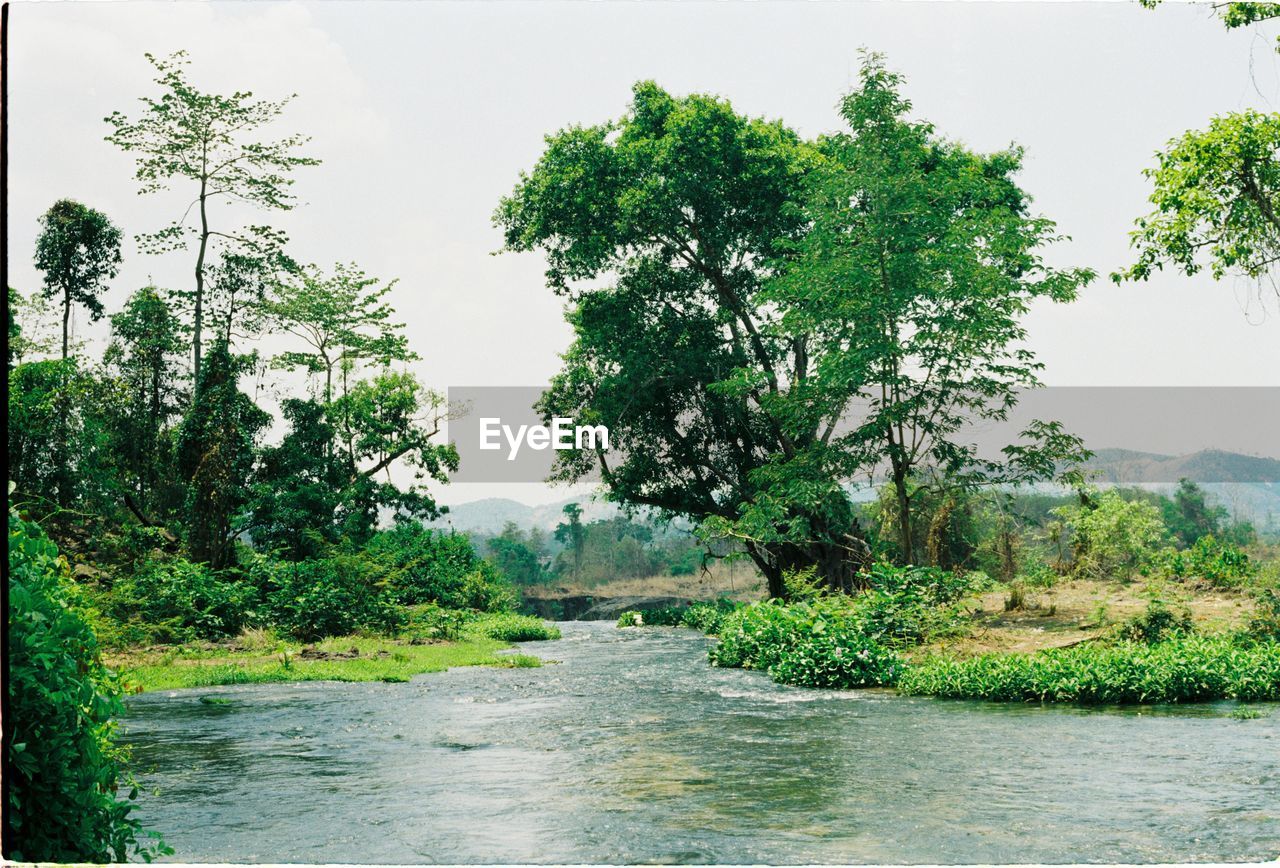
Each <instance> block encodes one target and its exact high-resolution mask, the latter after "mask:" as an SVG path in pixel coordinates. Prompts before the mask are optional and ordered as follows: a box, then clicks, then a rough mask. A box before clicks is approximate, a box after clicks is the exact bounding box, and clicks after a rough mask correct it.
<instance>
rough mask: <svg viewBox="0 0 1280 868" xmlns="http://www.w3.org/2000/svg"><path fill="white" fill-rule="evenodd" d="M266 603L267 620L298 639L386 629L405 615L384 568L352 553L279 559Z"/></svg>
mask: <svg viewBox="0 0 1280 868" xmlns="http://www.w3.org/2000/svg"><path fill="white" fill-rule="evenodd" d="M267 604H268V607H269V611H270V613H271V620H272V622H273V623H275V624H278V625H279V626H281V627H283V628H284V629H285V630H287V631H288V632H289V633H290V634H291V635H293V636H295V637H296V638H298V639H302V640H304V641H312V640H316V639H322V638H324V637H325V636H343V635H346V634H348V633H352V632H354V631H356V630H369V631H373V632H389V631H391V630H394V629H395V628H396V627H398V626H400V625H401V624H403V623H404V621H405V612H404V610H403V609H402V608H401V607H399V606H397V605H396V604H395V603H394V602H393V601H392V594H391V593H390V587H389V583H388V581H387V579H386V578H385V577H384V574H383V573H382V572H381V571H380V570H379V569H377V568H376V566H375V564H373V563H371V562H370V561H369V560H367V559H365V558H362V557H358V556H355V555H335V556H333V557H328V558H324V559H319V560H310V561H299V562H297V563H288V564H281V565H280V566H279V568H278V569H277V570H276V571H275V575H274V577H273V581H272V582H271V585H270V586H269V589H268V596H267Z"/></svg>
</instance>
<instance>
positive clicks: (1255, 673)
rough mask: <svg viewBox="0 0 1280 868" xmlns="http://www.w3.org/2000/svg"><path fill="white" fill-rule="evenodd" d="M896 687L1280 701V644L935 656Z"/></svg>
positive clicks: (1217, 640)
mask: <svg viewBox="0 0 1280 868" xmlns="http://www.w3.org/2000/svg"><path fill="white" fill-rule="evenodd" d="M897 687H898V689H899V690H901V691H902V692H903V693H908V694H918V695H928V696H939V697H947V698H953V699H989V700H997V701H1004V702H1073V703H1079V704H1082V705H1110V704H1131V703H1157V702H1204V701H1208V700H1215V699H1237V700H1241V701H1245V702H1251V701H1261V700H1280V642H1276V641H1274V640H1265V639H1264V640H1255V639H1249V638H1248V637H1243V636H1236V635H1219V636H1175V637H1172V638H1169V639H1166V640H1164V641H1161V642H1157V643H1154V644H1146V643H1142V642H1129V641H1123V642H1116V643H1114V644H1087V645H1077V646H1075V647H1072V648H1059V649H1052V650H1047V651H1040V652H1037V653H1035V654H985V655H982V656H979V657H973V658H969V659H965V660H959V659H954V658H948V657H931V658H927V659H925V660H922V661H918V662H916V663H914V664H913V665H910V666H908V667H907V668H906V669H905V670H904V671H903V672H902V674H901V676H900V677H899V679H898V682H897Z"/></svg>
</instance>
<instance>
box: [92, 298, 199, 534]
mask: <svg viewBox="0 0 1280 868" xmlns="http://www.w3.org/2000/svg"><path fill="white" fill-rule="evenodd" d="M111 333H112V334H111V343H110V345H109V346H108V347H107V351H106V354H105V356H104V361H105V362H106V364H107V365H108V366H109V367H111V368H112V369H113V370H114V371H115V372H116V375H117V377H118V378H119V380H120V382H121V384H122V386H123V388H124V394H125V397H126V400H125V401H124V402H122V403H121V405H120V407H119V408H118V412H117V413H116V414H115V419H114V424H113V426H112V427H113V429H114V434H115V441H116V443H115V452H116V454H117V456H118V460H119V462H120V464H121V467H122V470H123V471H124V474H125V476H126V477H127V481H126V484H125V486H124V487H125V502H126V504H127V505H128V507H129V509H130V510H131V511H132V512H133V513H134V515H135V516H137V517H138V519H139V520H140V521H142V522H143V523H144V524H151V523H152V522H153V520H152V518H150V516H152V515H154V514H155V507H156V506H157V505H158V504H157V503H156V502H155V501H156V493H157V489H159V488H161V487H167V486H162V483H163V481H164V476H165V472H164V471H165V465H166V460H165V456H166V454H167V453H169V452H170V451H171V450H170V448H169V444H168V443H166V442H165V438H164V437H163V435H164V433H165V431H166V429H167V428H168V425H169V423H170V421H171V420H172V419H173V418H174V417H175V416H177V415H178V414H179V413H180V412H181V409H182V407H183V405H184V403H185V399H186V392H185V390H184V388H183V385H184V381H185V371H183V369H182V365H181V358H182V355H183V352H184V350H185V347H186V343H185V340H184V328H183V326H182V323H181V322H180V321H179V320H178V317H177V316H176V315H175V314H174V312H173V309H172V306H171V305H170V304H169V302H168V300H167V299H166V298H165V294H164V293H162V291H161V290H159V289H157V288H156V287H154V286H147V287H143V288H142V289H140V290H138V291H137V292H135V293H134V294H133V295H132V296H130V297H129V300H128V301H127V302H126V303H125V306H124V309H123V310H121V311H120V312H119V313H115V314H112V316H111Z"/></svg>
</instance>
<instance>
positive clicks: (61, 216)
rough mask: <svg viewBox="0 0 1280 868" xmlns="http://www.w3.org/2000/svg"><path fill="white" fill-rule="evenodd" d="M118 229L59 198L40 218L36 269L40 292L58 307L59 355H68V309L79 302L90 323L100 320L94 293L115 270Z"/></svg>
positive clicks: (99, 302)
mask: <svg viewBox="0 0 1280 868" xmlns="http://www.w3.org/2000/svg"><path fill="white" fill-rule="evenodd" d="M120 262H121V256H120V230H119V228H117V227H116V225H115V224H114V223H112V222H111V221H110V220H109V219H108V218H107V215H105V214H103V213H102V212H101V211H96V210H94V209H93V208H90V207H88V206H86V205H81V204H80V203H79V202H74V201H72V200H70V199H60V200H59V201H57V202H55V203H54V204H53V207H51V208H50V209H49V210H48V211H46V212H45V213H44V215H43V216H42V217H41V218H40V235H39V237H37V239H36V268H37V269H39V270H40V271H41V272H42V273H43V274H44V286H43V288H42V289H41V294H42V295H44V297H45V298H49V299H57V300H58V301H59V303H60V304H61V305H62V358H63V360H64V361H65V360H66V358H67V357H68V355H69V353H70V349H69V348H70V335H71V310H72V308H73V307H74V306H75V305H77V304H78V305H81V306H82V307H84V308H86V309H87V310H88V311H89V319H90V321H92V322H96V321H97V320H99V319H101V318H102V315H103V313H104V308H103V306H102V300H101V299H100V298H99V296H101V295H102V293H103V291H104V290H105V289H106V288H107V286H106V284H107V281H108V280H110V279H112V278H113V277H115V276H116V274H118V273H119V271H120Z"/></svg>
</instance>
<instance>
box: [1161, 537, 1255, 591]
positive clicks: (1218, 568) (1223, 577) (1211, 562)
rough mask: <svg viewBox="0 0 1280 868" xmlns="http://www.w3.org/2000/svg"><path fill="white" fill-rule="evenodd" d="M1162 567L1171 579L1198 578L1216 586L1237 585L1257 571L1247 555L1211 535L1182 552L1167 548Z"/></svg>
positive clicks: (1232, 586) (1244, 582)
mask: <svg viewBox="0 0 1280 868" xmlns="http://www.w3.org/2000/svg"><path fill="white" fill-rule="evenodd" d="M1161 566H1162V568H1163V571H1164V573H1165V574H1166V575H1168V576H1170V577H1171V578H1175V579H1182V580H1187V579H1200V580H1201V581H1204V582H1207V583H1209V584H1210V585H1213V586H1214V587H1218V588H1239V587H1240V586H1242V585H1244V584H1246V583H1247V582H1248V581H1249V580H1250V579H1251V578H1253V577H1254V576H1255V575H1257V573H1258V565H1257V564H1255V563H1253V562H1252V561H1250V560H1249V556H1248V555H1247V554H1245V553H1244V552H1242V551H1240V549H1238V548H1237V547H1236V546H1234V545H1232V544H1231V543H1229V542H1225V541H1222V540H1218V539H1216V538H1214V536H1213V535H1212V534H1206V535H1205V536H1202V537H1200V538H1199V539H1197V540H1196V541H1195V542H1194V543H1193V544H1192V545H1191V547H1190V548H1188V549H1186V550H1184V551H1180V552H1179V551H1170V552H1169V553H1168V554H1166V555H1165V558H1164V562H1163V564H1162V565H1161Z"/></svg>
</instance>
